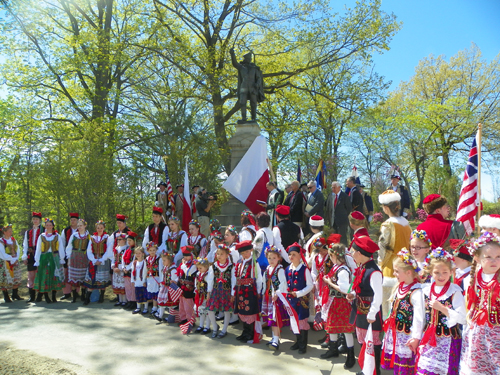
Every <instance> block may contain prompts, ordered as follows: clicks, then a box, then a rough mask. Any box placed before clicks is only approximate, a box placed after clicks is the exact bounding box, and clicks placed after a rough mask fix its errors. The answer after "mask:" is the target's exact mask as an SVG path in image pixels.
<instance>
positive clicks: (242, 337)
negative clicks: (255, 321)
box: [236, 323, 249, 341]
mask: <svg viewBox="0 0 500 375" xmlns="http://www.w3.org/2000/svg"><path fill="white" fill-rule="evenodd" d="M248 326H249V325H248V324H247V323H243V332H241V335H239V336H237V337H236V340H238V341H247V337H248Z"/></svg>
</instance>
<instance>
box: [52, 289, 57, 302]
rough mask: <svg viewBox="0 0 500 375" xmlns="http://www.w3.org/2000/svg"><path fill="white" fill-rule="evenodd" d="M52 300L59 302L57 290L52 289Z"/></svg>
mask: <svg viewBox="0 0 500 375" xmlns="http://www.w3.org/2000/svg"><path fill="white" fill-rule="evenodd" d="M52 302H54V303H55V302H57V290H53V291H52Z"/></svg>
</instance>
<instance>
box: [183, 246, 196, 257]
mask: <svg viewBox="0 0 500 375" xmlns="http://www.w3.org/2000/svg"><path fill="white" fill-rule="evenodd" d="M181 251H182V256H185V257H187V256H193V251H194V246H182V247H181Z"/></svg>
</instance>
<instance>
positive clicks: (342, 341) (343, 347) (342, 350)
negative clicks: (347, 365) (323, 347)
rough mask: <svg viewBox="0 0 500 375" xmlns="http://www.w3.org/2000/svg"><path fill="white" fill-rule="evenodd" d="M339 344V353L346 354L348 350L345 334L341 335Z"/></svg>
mask: <svg viewBox="0 0 500 375" xmlns="http://www.w3.org/2000/svg"><path fill="white" fill-rule="evenodd" d="M337 342H338V348H339V353H340V354H346V353H347V350H348V348H347V344H346V341H345V335H344V334H343V333H339V340H338V341H337Z"/></svg>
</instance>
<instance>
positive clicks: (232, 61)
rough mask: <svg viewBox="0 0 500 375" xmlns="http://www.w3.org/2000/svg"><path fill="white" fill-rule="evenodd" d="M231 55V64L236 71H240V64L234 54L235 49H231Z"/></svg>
mask: <svg viewBox="0 0 500 375" xmlns="http://www.w3.org/2000/svg"><path fill="white" fill-rule="evenodd" d="M229 53H230V54H231V63H232V64H233V66H234V67H235V68H236V69H238V70H239V69H240V63H239V62H238V61H237V60H236V55H235V54H234V48H231V49H230V50H229Z"/></svg>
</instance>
